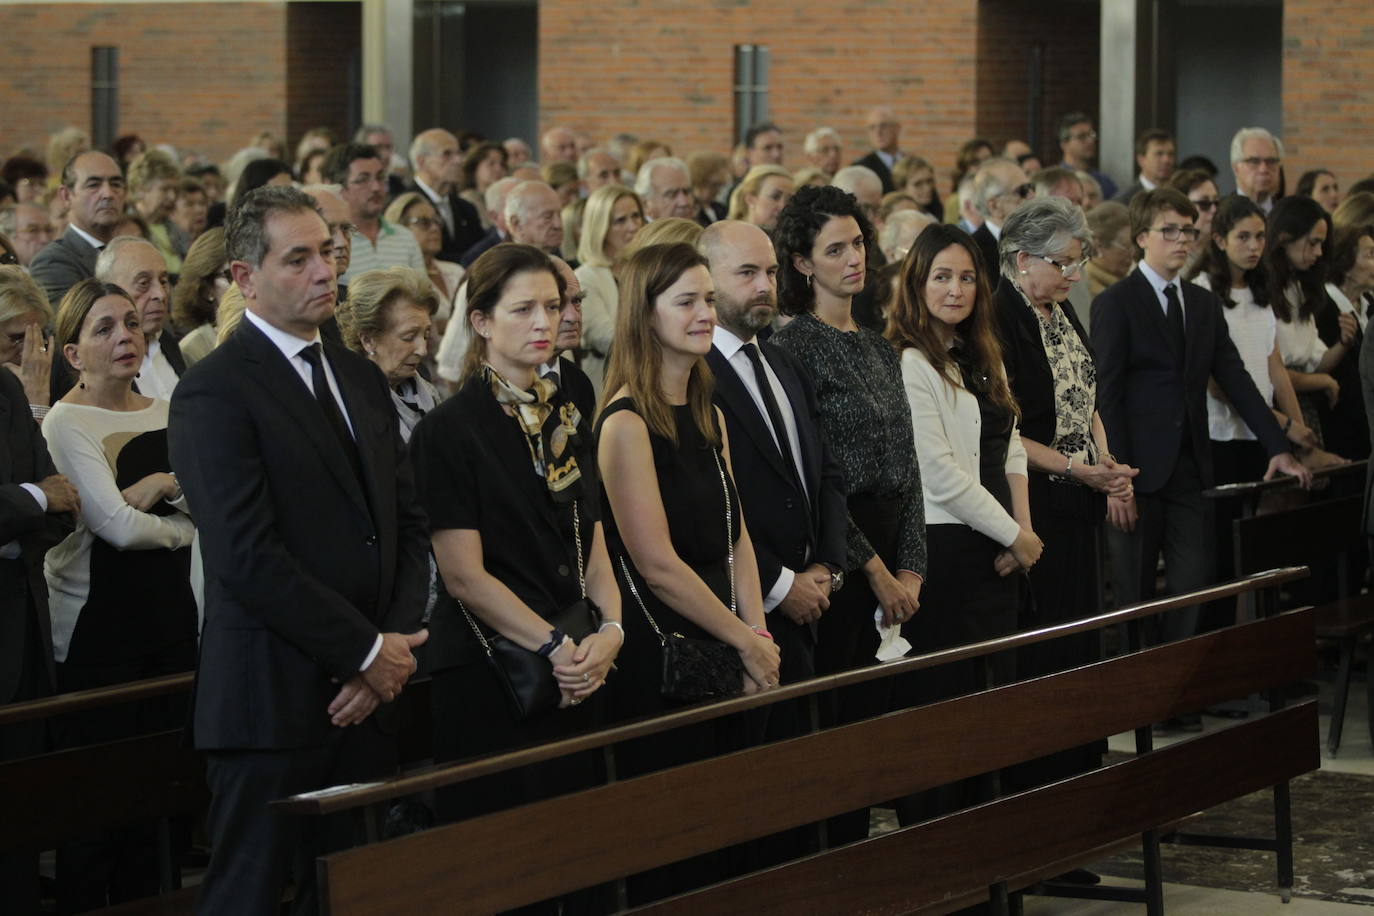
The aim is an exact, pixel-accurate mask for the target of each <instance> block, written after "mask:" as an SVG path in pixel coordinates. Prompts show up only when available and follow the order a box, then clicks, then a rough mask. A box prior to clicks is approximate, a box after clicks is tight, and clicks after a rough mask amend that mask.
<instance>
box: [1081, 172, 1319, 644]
mask: <svg viewBox="0 0 1374 916" xmlns="http://www.w3.org/2000/svg"><path fill="white" fill-rule="evenodd" d="M1196 219H1197V208H1196V207H1194V206H1193V204H1192V202H1191V201H1189V200H1188V198H1187V197H1185V196H1184V195H1183V194H1182V193H1180V192H1178V191H1176V190H1174V189H1172V188H1157V189H1155V190H1153V191H1148V192H1146V193H1143V194H1138V195H1136V197H1135V198H1134V200H1132V202H1131V233H1132V235H1133V236H1134V238H1135V244H1136V249H1137V254H1138V255H1139V257H1140V262H1139V264H1138V266H1137V267H1136V269H1135V270H1133V271H1132V272H1131V273H1130V274H1129V275H1127V276H1126V277H1125V279H1123V280H1121V281H1120V282H1119V283H1116V284H1113V285H1112V286H1110V287H1108V288H1107V289H1106V290H1104V291H1103V292H1102V293H1101V294H1100V295H1099V296H1098V297H1097V298H1096V299H1094V300H1093V304H1092V342H1093V348H1094V349H1095V350H1096V355H1097V364H1098V380H1097V395H1098V412H1099V414H1100V415H1101V417H1102V423H1103V425H1104V426H1105V427H1106V429H1107V441H1109V442H1110V443H1111V444H1112V448H1113V449H1114V450H1115V452H1116V455H1115V457H1116V460H1117V461H1122V462H1125V463H1126V464H1129V465H1132V466H1133V467H1138V468H1140V474H1139V476H1138V477H1136V479H1135V492H1134V494H1132V495H1131V496H1129V497H1127V498H1125V499H1112V500H1110V501H1109V503H1108V516H1109V519H1110V521H1111V526H1112V527H1111V528H1110V529H1109V531H1108V539H1109V540H1108V544H1109V547H1110V550H1111V556H1112V586H1113V590H1114V591H1115V593H1116V600H1117V603H1118V604H1121V605H1124V604H1130V603H1132V602H1135V601H1141V600H1145V599H1148V598H1152V597H1154V581H1155V566H1156V562H1157V558H1158V557H1159V554H1160V552H1161V551H1163V553H1164V566H1165V576H1166V579H1167V582H1168V591H1169V593H1170V594H1179V593H1181V592H1187V591H1192V590H1194V589H1197V588H1201V587H1203V586H1205V585H1207V584H1209V583H1210V582H1211V581H1212V577H1213V575H1214V573H1213V569H1212V555H1211V543H1210V538H1209V536H1208V533H1209V532H1210V531H1211V530H1212V526H1211V523H1210V521H1208V519H1207V515H1208V511H1209V507H1208V506H1207V502H1206V500H1205V499H1204V498H1203V495H1202V491H1203V490H1204V489H1206V488H1207V487H1209V486H1211V484H1212V459H1211V449H1210V445H1209V438H1208V431H1207V404H1206V397H1205V395H1206V392H1207V380H1208V379H1209V378H1212V379H1215V380H1216V382H1217V385H1219V386H1220V388H1221V390H1222V391H1223V392H1224V393H1225V394H1226V396H1227V397H1228V398H1229V399H1230V401H1231V403H1232V404H1234V405H1235V407H1236V409H1237V410H1238V411H1239V412H1240V415H1241V416H1242V417H1243V418H1244V419H1245V422H1246V423H1247V424H1249V426H1250V428H1251V429H1252V430H1254V432H1255V435H1256V436H1257V437H1258V438H1259V441H1260V442H1261V443H1262V444H1263V445H1264V447H1265V449H1266V450H1267V451H1268V453H1269V455H1270V460H1269V467H1268V470H1267V471H1266V473H1265V479H1269V478H1271V477H1273V476H1275V475H1276V474H1279V473H1285V474H1291V475H1293V476H1295V477H1298V478H1299V479H1300V480H1301V481H1302V482H1303V485H1304V486H1306V485H1307V484H1308V483H1310V481H1311V475H1310V473H1309V472H1308V471H1307V470H1306V469H1305V468H1304V467H1303V466H1302V465H1301V464H1299V463H1298V461H1297V460H1296V459H1294V458H1293V456H1292V455H1291V454H1290V453H1289V451H1288V440H1287V438H1286V437H1285V436H1284V434H1283V432H1282V430H1280V429H1279V426H1278V423H1276V422H1275V420H1274V416H1273V412H1272V411H1271V410H1270V409H1269V405H1267V404H1265V403H1264V400H1263V398H1261V396H1260V394H1259V391H1258V390H1257V389H1256V388H1255V384H1254V382H1253V381H1252V380H1251V378H1250V375H1249V373H1248V372H1246V370H1245V366H1244V365H1243V364H1242V363H1241V360H1240V356H1239V355H1238V354H1237V353H1236V348H1235V345H1234V344H1233V343H1232V342H1231V337H1230V335H1229V333H1228V332H1227V329H1226V322H1225V319H1224V318H1223V317H1222V314H1221V309H1222V305H1221V301H1220V300H1219V299H1217V297H1216V296H1214V295H1212V294H1211V293H1209V292H1207V291H1206V290H1204V289H1202V288H1201V287H1200V286H1196V285H1194V284H1192V283H1188V282H1186V281H1184V280H1182V279H1181V278H1180V277H1179V275H1178V274H1179V271H1180V270H1181V269H1182V268H1183V264H1184V262H1185V261H1186V260H1187V258H1188V253H1189V250H1190V249H1191V247H1192V244H1193V242H1194V241H1195V240H1196V239H1197V237H1198V231H1197V229H1196V228H1195V226H1194V225H1193V224H1194V222H1195V221H1196ZM1196 625H1197V609H1196V608H1191V609H1189V610H1186V611H1177V612H1174V613H1171V614H1168V615H1166V616H1165V617H1164V618H1163V623H1162V630H1163V634H1162V635H1163V638H1164V639H1165V640H1166V641H1167V640H1173V639H1182V638H1185V637H1188V636H1191V635H1193V632H1194V630H1195V629H1196Z"/></svg>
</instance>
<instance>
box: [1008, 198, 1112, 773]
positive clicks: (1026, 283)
mask: <svg viewBox="0 0 1374 916" xmlns="http://www.w3.org/2000/svg"><path fill="white" fill-rule="evenodd" d="M998 249H999V254H1000V263H1001V270H1002V282H1001V284H1000V285H999V286H998V287H997V292H996V293H995V294H994V296H993V310H994V312H995V314H996V318H997V326H998V332H999V334H1000V336H1001V339H1002V358H1003V362H1004V364H1005V366H1006V369H1007V378H1008V381H1009V382H1010V384H1011V390H1012V395H1013V396H1014V397H1015V398H1016V402H1017V404H1018V405H1019V406H1020V408H1021V442H1022V444H1023V445H1024V446H1025V448H1026V456H1027V460H1028V463H1029V466H1030V467H1029V470H1030V473H1029V474H1028V478H1029V479H1028V487H1029V491H1030V510H1031V518H1032V519H1033V520H1034V523H1035V530H1036V533H1038V534H1039V535H1040V537H1041V538H1042V539H1043V540H1044V542H1045V550H1044V553H1043V554H1042V555H1041V558H1040V561H1039V562H1038V563H1037V564H1036V565H1035V566H1034V568H1032V569H1031V570H1030V572H1029V578H1030V585H1031V592H1032V595H1033V597H1034V601H1033V602H1032V603H1029V604H1028V606H1027V611H1026V613H1025V614H1023V618H1024V619H1023V620H1022V625H1023V627H1039V626H1048V625H1051V624H1054V623H1058V622H1061V621H1063V620H1072V619H1075V618H1080V617H1088V616H1091V615H1093V614H1096V613H1099V612H1100V611H1101V606H1102V595H1101V586H1100V583H1099V581H1098V569H1099V566H1100V563H1099V552H1098V540H1099V537H1100V533H1101V528H1102V521H1103V518H1104V515H1105V514H1106V508H1107V506H1106V503H1107V499H1108V498H1109V497H1126V496H1128V495H1129V494H1130V492H1131V478H1132V477H1134V476H1135V474H1136V470H1135V469H1134V468H1131V467H1127V466H1126V465H1123V464H1119V463H1117V461H1116V460H1115V459H1114V458H1113V457H1112V454H1111V449H1110V448H1109V447H1108V443H1107V433H1106V431H1105V430H1104V429H1103V426H1102V421H1101V419H1099V418H1098V415H1097V409H1096V402H1097V366H1096V364H1095V363H1094V361H1093V355H1092V351H1091V350H1090V349H1089V346H1088V335H1087V332H1085V331H1084V330H1083V326H1082V324H1081V323H1080V322H1079V321H1078V317H1077V316H1076V315H1075V314H1074V312H1073V309H1072V308H1070V307H1069V305H1068V302H1067V300H1068V298H1069V289H1070V287H1071V286H1072V285H1073V284H1074V283H1075V282H1077V281H1078V280H1081V279H1082V276H1083V268H1084V267H1085V266H1086V265H1087V263H1088V260H1089V256H1090V255H1091V254H1092V253H1093V251H1094V245H1093V239H1092V233H1091V232H1089V230H1088V224H1087V220H1086V219H1085V217H1084V216H1083V211H1082V209H1080V208H1079V207H1077V206H1075V205H1074V204H1072V203H1070V202H1069V201H1067V200H1065V199H1063V198H1060V197H1038V198H1036V199H1034V200H1031V201H1028V202H1027V203H1025V204H1022V205H1021V206H1020V207H1018V208H1017V209H1016V211H1015V212H1014V213H1012V214H1011V216H1010V217H1008V219H1007V221H1006V223H1005V224H1004V225H1003V226H1002V235H1001V239H1000V241H999V245H998ZM1114 501H1115V500H1114ZM1095 652H1096V646H1095V643H1094V642H1093V640H1092V638H1091V637H1086V638H1078V637H1070V638H1066V639H1058V640H1053V641H1050V642H1047V643H1042V644H1040V645H1039V646H1035V647H1030V648H1029V649H1028V650H1026V653H1025V654H1024V655H1023V656H1022V657H1021V659H1020V660H1019V661H1018V672H1021V673H1023V674H1024V675H1025V676H1035V675H1039V674H1044V673H1048V672H1050V671H1053V670H1063V669H1064V668H1067V667H1072V666H1074V665H1079V664H1085V663H1087V662H1089V661H1091V660H1092V659H1093V657H1094V655H1095ZM1095 753H1097V749H1096V748H1092V749H1088V748H1080V749H1077V751H1076V752H1065V753H1064V754H1061V755H1057V756H1058V757H1059V758H1063V759H1061V760H1059V761H1058V763H1057V764H1056V766H1058V767H1059V768H1058V769H1055V768H1054V767H1053V766H1050V767H1032V768H1031V770H1033V772H1030V773H1028V775H1027V779H1028V780H1035V781H1044V780H1046V779H1049V778H1052V777H1054V776H1055V775H1056V774H1057V775H1059V776H1064V775H1068V774H1069V773H1070V772H1081V771H1082V770H1083V769H1085V768H1087V767H1088V766H1093V765H1095V764H1094V763H1093V762H1092V761H1091V760H1090V759H1088V758H1089V755H1090V754H1095Z"/></svg>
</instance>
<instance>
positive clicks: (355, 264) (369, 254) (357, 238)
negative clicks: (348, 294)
mask: <svg viewBox="0 0 1374 916" xmlns="http://www.w3.org/2000/svg"><path fill="white" fill-rule="evenodd" d="M352 242H353V251H352V256H351V257H350V258H349V261H348V273H346V274H344V275H343V276H342V277H340V278H339V282H340V283H342V284H344V285H345V286H347V285H348V284H349V282H351V281H352V279H353V278H354V277H356V276H357V275H358V274H360V273H362V272H363V271H367V270H377V269H379V268H384V267H413V268H415V269H416V270H418V271H420V272H421V273H424V272H425V257H424V255H422V254H421V253H420V245H419V243H418V242H416V241H415V236H414V235H412V234H411V232H410V230H409V229H400V228H398V227H396V226H393V225H392V224H391V223H388V222H387V221H386V220H381V228H380V229H379V230H378V232H377V244H376V245H373V244H372V240H371V239H369V238H368V237H367V236H365V235H363V234H362V233H361V232H357V231H355V232H354V233H353V236H352Z"/></svg>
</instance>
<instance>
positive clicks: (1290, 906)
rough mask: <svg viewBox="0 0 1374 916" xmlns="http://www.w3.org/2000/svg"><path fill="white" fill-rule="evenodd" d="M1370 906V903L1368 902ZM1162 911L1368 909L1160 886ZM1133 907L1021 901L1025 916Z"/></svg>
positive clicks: (1243, 913) (1297, 915) (1140, 910)
mask: <svg viewBox="0 0 1374 916" xmlns="http://www.w3.org/2000/svg"><path fill="white" fill-rule="evenodd" d="M1113 883H1114V884H1122V885H1134V886H1136V887H1139V886H1140V882H1138V881H1124V880H1117V879H1113ZM1370 903H1371V904H1374V900H1371V901H1370ZM1164 909H1165V912H1166V913H1168V914H1170V916H1369V913H1370V908H1369V907H1366V906H1358V905H1356V904H1351V903H1328V902H1327V901H1325V900H1307V899H1304V898H1302V897H1294V898H1293V902H1292V903H1283V902H1282V901H1280V900H1279V898H1278V896H1277V895H1272V894H1245V893H1241V892H1239V891H1219V890H1216V889H1214V888H1210V887H1189V886H1188V885H1184V884H1168V883H1166V884H1165V885H1164ZM1144 912H1145V908H1144V907H1143V906H1141V905H1140V904H1136V903H1098V902H1095V901H1091V900H1065V899H1061V898H1055V897H1027V898H1025V914H1026V916H1118V914H1120V916H1130V914H1140V916H1143V914H1144Z"/></svg>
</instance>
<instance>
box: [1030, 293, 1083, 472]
mask: <svg viewBox="0 0 1374 916" xmlns="http://www.w3.org/2000/svg"><path fill="white" fill-rule="evenodd" d="M1017 292H1018V293H1021V290H1020V288H1017ZM1021 299H1022V301H1023V302H1024V303H1025V306H1026V308H1028V309H1030V311H1031V314H1032V315H1033V316H1034V317H1035V323H1036V325H1037V326H1038V327H1039V328H1040V340H1041V342H1042V343H1043V344H1044V347H1045V357H1046V358H1047V359H1048V360H1049V363H1050V375H1051V377H1053V379H1054V438H1053V439H1051V440H1050V441H1049V442H1047V443H1045V444H1046V445H1048V446H1049V447H1050V448H1052V449H1054V450H1055V451H1057V452H1060V453H1062V454H1064V455H1068V456H1071V457H1072V458H1073V459H1074V461H1076V462H1078V463H1079V464H1097V457H1098V456H1097V443H1095V442H1094V441H1093V411H1094V410H1095V409H1096V407H1097V366H1096V365H1095V364H1094V363H1093V358H1092V354H1091V353H1089V352H1088V348H1087V347H1086V346H1085V345H1084V344H1083V340H1082V338H1080V337H1079V336H1078V332H1077V331H1076V330H1075V329H1074V327H1073V325H1072V324H1070V323H1069V319H1068V317H1067V316H1066V315H1065V313H1064V310H1063V309H1061V308H1057V307H1056V308H1052V309H1050V317H1049V318H1046V317H1045V316H1044V315H1042V314H1040V310H1039V309H1037V308H1036V307H1035V306H1033V305H1031V302H1030V300H1029V299H1027V298H1026V294H1025V293H1021ZM1050 476H1051V477H1057V476H1058V475H1055V474H1052V475H1050Z"/></svg>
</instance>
